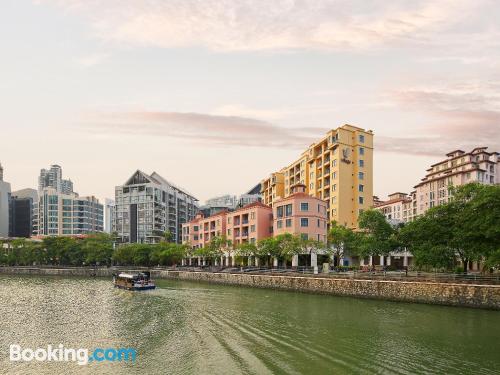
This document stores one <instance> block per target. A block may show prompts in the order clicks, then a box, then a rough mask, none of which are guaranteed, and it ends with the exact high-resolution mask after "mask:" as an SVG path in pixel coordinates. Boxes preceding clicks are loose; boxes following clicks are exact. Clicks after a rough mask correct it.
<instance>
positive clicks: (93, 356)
mask: <svg viewBox="0 0 500 375" xmlns="http://www.w3.org/2000/svg"><path fill="white" fill-rule="evenodd" d="M9 352H10V360H11V361H12V362H19V361H24V362H31V361H39V362H50V361H53V362H76V363H77V364H79V365H87V364H89V363H91V362H117V361H128V362H135V358H136V355H137V352H136V350H135V349H133V348H118V349H116V348H95V349H94V350H93V351H89V350H88V349H83V348H80V349H72V348H65V347H64V345H63V344H59V345H58V346H52V345H47V348H36V349H31V348H24V349H23V348H21V345H18V344H11V345H10V347H9Z"/></svg>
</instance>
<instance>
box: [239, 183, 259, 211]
mask: <svg viewBox="0 0 500 375" xmlns="http://www.w3.org/2000/svg"><path fill="white" fill-rule="evenodd" d="M261 201H262V195H261V194H260V183H259V184H257V185H255V186H254V187H253V188H251V189H250V190H249V191H247V192H246V193H243V194H241V195H240V196H239V198H238V207H239V208H241V207H244V206H246V205H248V204H251V203H255V202H261Z"/></svg>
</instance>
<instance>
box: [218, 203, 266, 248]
mask: <svg viewBox="0 0 500 375" xmlns="http://www.w3.org/2000/svg"><path fill="white" fill-rule="evenodd" d="M272 235H273V211H272V208H271V207H269V206H266V205H265V204H263V203H261V202H253V203H250V204H248V205H246V206H244V207H242V208H239V209H237V210H236V211H234V212H229V213H228V214H227V227H226V238H227V240H228V241H229V243H230V245H232V246H233V247H236V246H238V245H240V244H242V243H247V242H248V243H253V244H256V243H257V241H260V240H262V239H264V238H268V237H271V236H272Z"/></svg>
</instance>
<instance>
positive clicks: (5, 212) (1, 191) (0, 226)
mask: <svg viewBox="0 0 500 375" xmlns="http://www.w3.org/2000/svg"><path fill="white" fill-rule="evenodd" d="M9 201H10V184H9V183H8V182H5V181H4V180H3V167H2V165H1V164H0V237H8V236H9Z"/></svg>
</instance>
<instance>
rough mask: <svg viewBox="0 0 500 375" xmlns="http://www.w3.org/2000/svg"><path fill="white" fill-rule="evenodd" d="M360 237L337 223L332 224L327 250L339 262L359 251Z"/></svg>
mask: <svg viewBox="0 0 500 375" xmlns="http://www.w3.org/2000/svg"><path fill="white" fill-rule="evenodd" d="M357 239H358V237H357V236H356V233H354V231H353V230H352V229H351V228H347V227H345V226H343V225H339V224H338V223H337V222H336V221H332V223H331V224H330V230H329V231H328V247H327V249H328V250H329V251H330V252H331V253H332V255H334V256H335V257H336V258H337V260H339V259H340V258H343V257H344V254H348V253H350V254H355V253H356V251H357V245H358V241H357Z"/></svg>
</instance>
